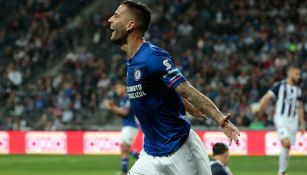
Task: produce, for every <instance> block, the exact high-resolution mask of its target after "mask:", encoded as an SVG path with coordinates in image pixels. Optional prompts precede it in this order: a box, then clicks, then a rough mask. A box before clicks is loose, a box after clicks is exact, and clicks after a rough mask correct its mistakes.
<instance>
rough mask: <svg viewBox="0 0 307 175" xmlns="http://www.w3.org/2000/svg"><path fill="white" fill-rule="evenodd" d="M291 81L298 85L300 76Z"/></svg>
mask: <svg viewBox="0 0 307 175" xmlns="http://www.w3.org/2000/svg"><path fill="white" fill-rule="evenodd" d="M292 81H293V82H294V84H296V85H298V84H300V82H301V79H300V78H293V79H292Z"/></svg>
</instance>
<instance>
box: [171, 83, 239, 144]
mask: <svg viewBox="0 0 307 175" xmlns="http://www.w3.org/2000/svg"><path fill="white" fill-rule="evenodd" d="M175 91H176V92H177V93H178V94H180V95H181V96H182V97H183V98H184V99H185V100H187V101H188V102H189V103H191V104H192V105H193V106H194V107H195V108H196V109H197V110H198V111H200V112H201V113H203V114H205V115H206V116H209V117H211V118H213V119H214V120H215V121H216V122H217V123H218V124H219V125H220V126H221V127H222V130H223V132H224V133H225V134H226V135H227V136H228V137H229V138H230V139H231V140H234V141H235V142H236V143H238V136H239V135H240V134H239V130H238V129H237V128H236V127H235V126H234V125H233V124H232V123H231V122H230V121H229V118H230V114H227V115H226V116H224V115H223V114H222V113H221V112H220V110H219V109H218V108H217V107H216V105H215V104H214V103H213V102H212V101H211V100H210V99H209V98H208V97H207V96H205V95H204V94H202V93H201V92H199V91H198V90H197V89H195V88H194V87H193V86H192V85H191V84H190V83H189V82H188V81H185V82H183V83H181V84H180V85H178V86H177V87H176V89H175Z"/></svg>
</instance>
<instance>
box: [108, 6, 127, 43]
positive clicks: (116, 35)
mask: <svg viewBox="0 0 307 175" xmlns="http://www.w3.org/2000/svg"><path fill="white" fill-rule="evenodd" d="M128 16H129V14H128V9H127V7H126V6H124V5H120V6H119V7H118V9H117V10H116V11H115V13H114V15H113V16H112V17H111V18H109V20H108V22H109V23H110V29H111V31H112V33H111V38H110V40H111V41H113V42H114V43H116V44H118V45H123V44H125V43H127V38H128V35H129V30H128V29H127V25H128V23H129V18H128Z"/></svg>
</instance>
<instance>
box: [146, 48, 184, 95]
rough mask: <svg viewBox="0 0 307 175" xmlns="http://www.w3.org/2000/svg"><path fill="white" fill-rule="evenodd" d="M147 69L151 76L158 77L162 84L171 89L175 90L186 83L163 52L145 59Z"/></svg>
mask: <svg viewBox="0 0 307 175" xmlns="http://www.w3.org/2000/svg"><path fill="white" fill-rule="evenodd" d="M147 69H148V72H149V74H150V75H151V76H159V78H160V79H161V80H162V81H163V83H164V84H165V85H166V86H167V87H169V88H171V89H175V88H176V87H177V86H178V85H179V84H180V83H182V82H184V81H186V78H185V77H184V76H183V75H182V73H181V72H180V71H179V69H178V68H177V67H176V66H175V64H174V61H173V59H172V58H171V57H170V56H169V54H167V53H164V52H158V53H153V54H152V55H151V57H150V58H149V59H147Z"/></svg>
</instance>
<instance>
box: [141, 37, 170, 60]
mask: <svg viewBox="0 0 307 175" xmlns="http://www.w3.org/2000/svg"><path fill="white" fill-rule="evenodd" d="M146 44H147V47H146V53H147V54H148V57H149V58H152V59H147V61H151V62H154V61H159V60H163V59H165V58H171V56H170V54H169V53H168V52H167V51H166V50H165V49H163V48H161V47H158V46H156V45H154V44H152V43H150V42H146Z"/></svg>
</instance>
